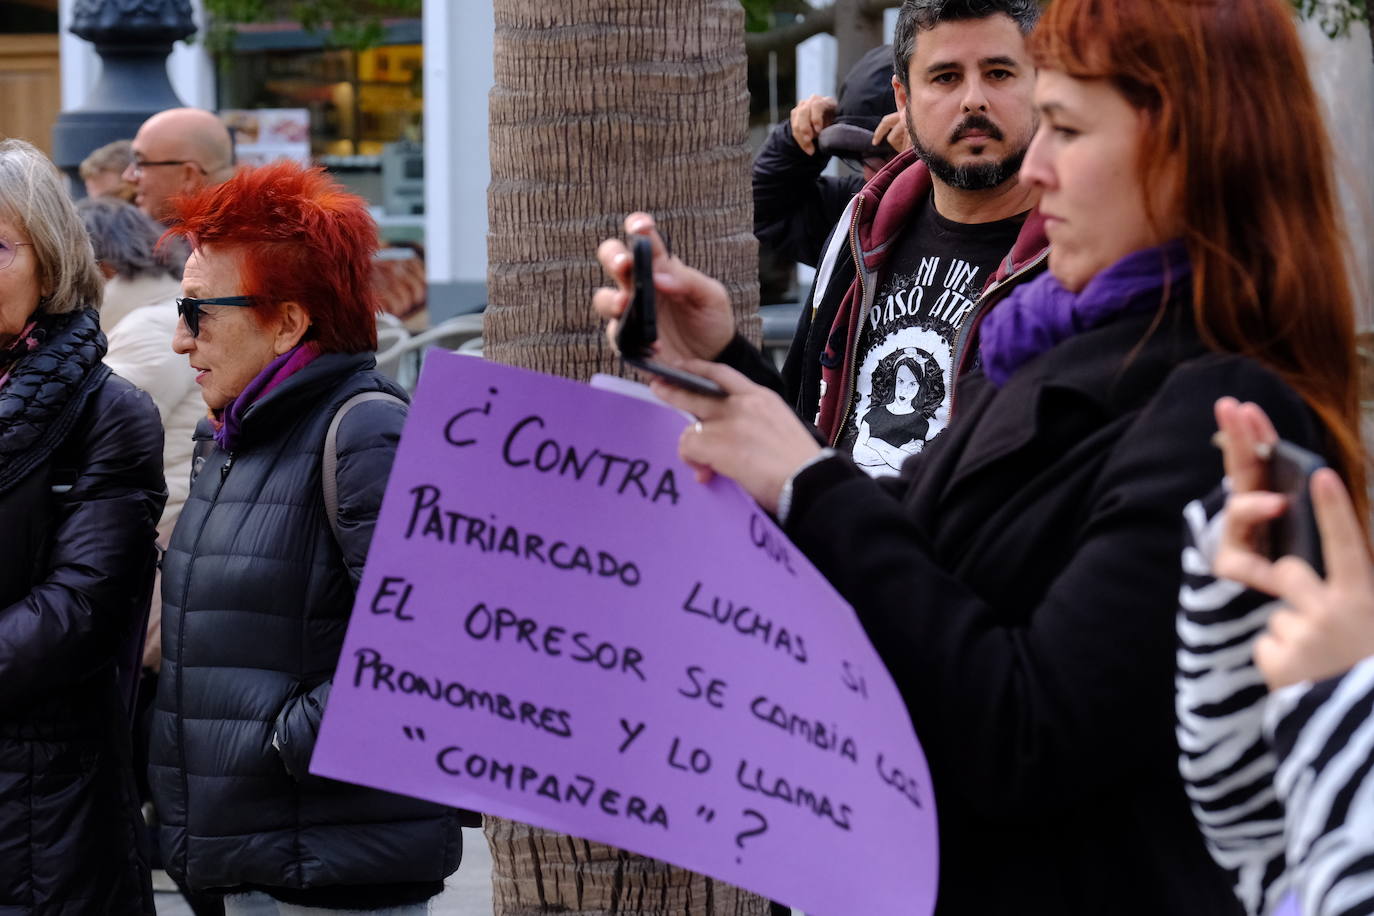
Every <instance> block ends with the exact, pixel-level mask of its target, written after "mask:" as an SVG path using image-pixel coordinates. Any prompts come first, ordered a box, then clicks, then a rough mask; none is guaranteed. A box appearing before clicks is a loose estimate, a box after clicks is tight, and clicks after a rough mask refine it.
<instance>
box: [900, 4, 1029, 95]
mask: <svg viewBox="0 0 1374 916" xmlns="http://www.w3.org/2000/svg"><path fill="white" fill-rule="evenodd" d="M998 13H1001V14H1003V15H1005V16H1010V17H1011V19H1012V21H1013V22H1015V23H1016V26H1017V28H1019V29H1020V30H1021V34H1022V35H1029V34H1030V33H1031V30H1032V29H1034V28H1035V23H1036V22H1038V21H1039V20H1040V4H1039V2H1038V0H904V2H903V3H902V8H901V10H900V11H899V12H898V13H897V28H896V30H895V31H894V33H893V37H892V69H893V72H895V73H896V74H897V77H898V78H899V79H900V80H901V81H902V85H903V86H906V87H908V88H910V86H911V82H910V80H909V79H908V78H907V67H908V65H909V64H910V62H911V55H912V54H913V53H915V51H916V33H917V32H928V31H930V30H931V29H933V28H935V27H936V26H937V25H939V24H940V23H942V22H958V21H961V20H966V19H986V18H988V17H989V16H996V15H997V14H998Z"/></svg>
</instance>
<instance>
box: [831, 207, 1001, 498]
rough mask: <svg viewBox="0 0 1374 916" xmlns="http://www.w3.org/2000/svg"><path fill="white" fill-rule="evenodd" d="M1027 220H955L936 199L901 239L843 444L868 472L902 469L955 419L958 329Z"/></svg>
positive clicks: (874, 312)
mask: <svg viewBox="0 0 1374 916" xmlns="http://www.w3.org/2000/svg"><path fill="white" fill-rule="evenodd" d="M1025 219H1026V214H1025V213H1021V214H1019V215H1017V216H1013V217H1011V218H1009V219H1004V220H999V221H997V222H995V223H972V224H965V223H955V222H951V221H950V220H947V219H945V218H944V217H943V216H941V215H940V214H938V213H936V212H935V205H934V203H933V202H931V201H930V200H927V202H926V204H925V206H923V207H922V208H921V211H920V213H919V214H918V215H917V217H916V219H915V220H913V221H912V222H911V224H910V225H908V226H907V228H906V230H905V231H903V232H902V234H901V235H900V236H899V237H898V238H897V240H896V241H895V242H894V243H893V244H894V245H895V246H896V247H895V248H894V249H893V252H892V255H891V256H890V257H889V258H888V261H887V265H886V267H885V269H884V271H883V273H882V274H881V275H880V276H879V279H878V291H877V295H876V296H874V299H873V306H872V308H870V309H869V312H868V314H867V315H865V316H864V320H863V325H862V327H861V328H860V331H859V348H858V353H857V355H856V359H857V361H858V367H857V370H856V371H855V373H854V377H855V380H856V385H855V390H854V394H853V397H852V399H851V401H850V409H849V413H848V418H847V419H846V420H845V424H844V428H843V429H842V430H841V432H840V437H839V444H838V448H840V449H841V450H842V451H846V452H849V453H851V454H853V456H854V460H855V462H857V463H858V465H859V466H860V467H862V468H863V469H864V470H865V471H867V472H868V473H870V474H872V475H874V476H878V475H881V474H895V473H897V471H898V470H899V469H900V468H901V464H902V461H903V460H905V459H906V457H907V456H909V455H914V454H916V453H917V452H919V451H920V450H921V449H922V448H924V447H925V444H926V443H927V442H929V441H931V440H933V439H934V438H935V437H936V436H938V435H939V434H940V433H941V432H942V431H943V430H944V428H945V426H946V425H948V423H949V391H948V388H949V381H950V368H949V366H950V360H951V359H952V358H953V352H952V350H953V347H954V338H955V335H956V334H957V333H958V331H959V328H960V327H961V326H962V325H963V323H964V321H965V320H966V319H967V318H968V317H969V315H970V314H971V313H972V312H973V305H974V302H975V301H976V300H977V298H978V294H979V293H980V292H981V291H982V289H983V287H984V286H985V285H986V284H987V279H988V277H990V276H991V275H992V274H993V273H995V272H996V270H997V267H998V265H999V264H1001V263H1002V261H1003V260H1004V259H1005V258H1006V256H1007V253H1008V252H1009V251H1011V248H1012V245H1014V244H1015V243H1016V236H1017V234H1018V233H1019V232H1020V231H1021V224H1022V223H1023V222H1025Z"/></svg>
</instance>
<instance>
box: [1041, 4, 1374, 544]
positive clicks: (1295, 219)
mask: <svg viewBox="0 0 1374 916" xmlns="http://www.w3.org/2000/svg"><path fill="white" fill-rule="evenodd" d="M1293 16H1294V14H1293V10H1292V8H1291V7H1290V6H1289V5H1288V4H1287V3H1285V2H1284V0H1153V2H1149V3H1143V2H1140V0H1056V2H1054V3H1052V4H1050V7H1049V9H1048V10H1047V11H1046V13H1045V16H1044V18H1043V19H1042V20H1041V21H1040V25H1039V28H1037V29H1036V31H1035V32H1034V33H1033V34H1032V35H1031V38H1030V42H1029V43H1030V49H1031V54H1032V55H1033V56H1034V58H1035V60H1036V64H1037V65H1038V66H1040V67H1044V68H1047V69H1051V70H1058V71H1062V72H1064V73H1066V74H1067V75H1069V76H1072V77H1076V78H1079V79H1104V80H1107V81H1108V82H1110V83H1111V84H1112V85H1113V86H1115V87H1116V88H1117V89H1118V90H1120V92H1121V93H1122V95H1124V96H1125V98H1126V100H1127V101H1128V102H1130V103H1131V105H1133V106H1134V107H1135V108H1137V109H1140V110H1142V111H1144V112H1145V113H1146V115H1147V127H1146V131H1145V137H1144V139H1143V141H1142V146H1143V148H1142V149H1141V153H1140V162H1141V178H1142V180H1143V181H1144V182H1145V186H1146V187H1151V186H1158V184H1157V183H1158V182H1160V181H1163V180H1165V177H1166V175H1168V174H1169V173H1170V170H1171V169H1172V170H1173V174H1175V175H1176V182H1177V185H1176V186H1177V193H1178V197H1177V201H1176V202H1175V207H1176V209H1177V212H1178V214H1179V217H1180V219H1181V222H1182V225H1183V227H1184V228H1183V234H1184V240H1185V242H1186V243H1187V246H1188V253H1189V256H1190V258H1191V260H1192V264H1193V278H1194V279H1193V312H1194V317H1195V320H1196V323H1197V327H1198V329H1199V331H1200V332H1201V334H1202V337H1203V340H1204V341H1206V343H1207V344H1208V346H1210V347H1212V348H1213V349H1217V350H1225V351H1229V352H1233V353H1241V354H1244V355H1246V356H1249V357H1251V358H1253V359H1255V360H1256V361H1258V362H1260V363H1262V364H1263V365H1264V366H1266V367H1268V368H1269V369H1271V370H1273V371H1274V372H1276V373H1278V375H1280V376H1281V377H1282V378H1283V380H1284V381H1285V382H1287V383H1288V384H1289V385H1290V386H1291V387H1292V388H1293V389H1294V390H1295V391H1297V392H1298V393H1299V394H1300V395H1302V397H1303V400H1304V401H1306V403H1307V404H1308V405H1309V406H1310V407H1311V408H1312V410H1313V411H1314V412H1315V413H1316V414H1317V415H1318V417H1320V419H1321V421H1322V424H1323V425H1324V427H1325V428H1326V430H1327V433H1328V438H1329V440H1330V445H1331V450H1332V453H1333V458H1334V464H1335V465H1336V469H1337V470H1338V471H1339V472H1340V474H1341V476H1342V477H1343V478H1344V479H1345V482H1346V484H1347V485H1348V486H1349V488H1350V492H1351V496H1352V498H1353V499H1354V500H1355V503H1356V506H1357V508H1358V510H1359V515H1360V518H1361V519H1364V518H1365V517H1366V514H1367V511H1368V496H1367V493H1366V490H1365V486H1366V484H1365V452H1364V446H1363V443H1362V441H1361V438H1360V420H1359V416H1360V410H1359V408H1360V404H1359V391H1358V386H1359V369H1358V361H1357V356H1356V350H1355V322H1354V311H1353V303H1352V294H1351V290H1350V280H1349V278H1350V275H1349V273H1348V272H1347V264H1346V257H1347V252H1348V249H1347V245H1346V238H1345V235H1344V233H1343V231H1342V229H1341V222H1340V216H1339V210H1338V205H1337V201H1336V196H1335V181H1334V177H1333V174H1332V166H1331V146H1330V141H1329V139H1328V137H1327V133H1326V126H1325V124H1324V122H1323V120H1322V115H1321V108H1320V105H1319V102H1318V100H1317V96H1316V93H1315V92H1314V91H1313V89H1312V84H1311V82H1310V81H1309V79H1308V75H1307V62H1306V59H1305V57H1304V55H1303V49H1302V45H1301V42H1300V41H1299V39H1298V34H1297V29H1296V28H1295V24H1294V19H1293ZM1156 216H1157V214H1156Z"/></svg>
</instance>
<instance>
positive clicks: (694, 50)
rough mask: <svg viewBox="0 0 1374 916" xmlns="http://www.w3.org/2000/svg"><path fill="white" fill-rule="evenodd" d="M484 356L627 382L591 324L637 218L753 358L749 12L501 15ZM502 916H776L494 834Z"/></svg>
mask: <svg viewBox="0 0 1374 916" xmlns="http://www.w3.org/2000/svg"><path fill="white" fill-rule="evenodd" d="M495 13H496V48H495V57H496V60H495V65H496V81H495V87H494V88H493V90H492V93H491V105H490V109H491V172H492V181H491V187H490V190H489V192H488V198H487V202H488V203H487V207H488V218H489V225H488V263H489V265H490V266H489V268H488V275H487V286H488V294H489V297H490V302H489V304H488V305H487V309H486V317H485V320H484V338H485V354H486V356H487V358H489V359H492V360H495V361H497V362H502V363H507V364H510V365H514V366H521V367H524V368H529V369H535V370H538V371H541V372H548V373H553V374H556V375H563V376H568V377H570V378H579V379H585V378H588V377H590V375H591V374H592V373H594V372H598V371H603V372H604V371H609V372H617V371H620V367H619V365H618V360H617V359H615V357H614V355H613V354H612V352H611V351H610V348H609V346H608V345H607V344H606V342H605V339H604V336H603V334H602V330H601V327H600V323H599V322H598V320H597V319H596V318H595V317H594V316H593V314H592V311H591V295H592V292H593V290H595V289H596V288H597V287H598V286H603V285H605V284H606V283H607V279H606V277H605V276H604V274H603V273H602V271H601V268H600V266H599V265H598V263H597V262H596V259H595V251H596V246H597V245H598V244H599V243H600V242H601V240H602V239H605V238H608V237H610V236H613V235H621V234H622V223H623V220H624V217H625V215H626V214H628V213H631V212H633V211H635V210H646V211H648V212H650V213H653V214H654V216H655V218H656V219H657V220H658V223H659V226H660V229H661V231H662V232H663V233H664V235H665V237H666V238H667V239H668V242H669V245H670V246H671V248H672V250H673V251H674V253H676V254H679V255H681V256H682V257H683V259H684V260H686V261H687V262H688V263H689V264H692V265H694V266H696V267H699V268H701V269H702V270H704V271H706V272H707V273H708V274H710V275H712V276H714V277H716V278H718V279H719V280H721V281H722V282H723V283H724V284H725V286H726V288H727V289H728V290H729V291H730V295H731V299H732V302H733V304H734V309H735V314H736V319H737V321H738V323H739V327H740V328H741V329H742V330H743V331H744V332H745V334H746V336H748V337H750V338H751V339H753V340H755V341H756V342H757V340H758V336H759V322H758V317H757V312H758V256H757V249H756V243H755V241H754V236H753V231H752V201H751V197H750V189H749V152H748V149H747V147H746V145H745V140H746V132H747V124H748V112H749V95H748V90H747V89H746V82H745V54H744V15H743V11H742V9H741V7H740V5H739V2H738V0H671V2H664V0H495ZM486 835H487V842H488V843H489V844H490V846H491V851H492V860H493V875H492V884H493V888H492V890H493V898H494V909H495V912H496V914H498V916H526V914H543V913H567V912H572V913H588V914H663V916H669V914H672V916H679V914H691V916H717V914H719V916H766V914H768V913H769V904H768V902H767V901H765V900H763V899H762V898H760V897H757V896H755V895H753V894H750V893H747V892H745V891H741V890H739V889H737V888H735V887H732V886H730V885H728V884H724V883H721V882H719V881H715V880H713V879H710V878H705V877H703V876H701V875H696V874H693V873H691V872H687V871H683V870H682V869H678V868H675V867H672V866H669V865H666V864H664V863H662V862H658V861H655V860H653V859H647V858H644V857H642V856H637V855H633V854H631V853H627V852H624V851H621V850H618V849H614V848H612V847H609V846H604V845H601V844H599V843H592V842H588V841H586V840H581V839H575V838H573V837H569V836H564V835H562V834H558V833H553V832H550V831H547V830H542V829H539V828H536V827H531V826H529V825H526V824H520V823H516V822H513V821H507V820H502V819H499V818H491V817H488V818H487V820H486Z"/></svg>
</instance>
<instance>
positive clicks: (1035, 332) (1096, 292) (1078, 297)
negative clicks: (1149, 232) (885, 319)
mask: <svg viewBox="0 0 1374 916" xmlns="http://www.w3.org/2000/svg"><path fill="white" fill-rule="evenodd" d="M1192 273H1193V267H1192V263H1191V262H1190V261H1189V260H1188V249H1187V247H1186V246H1185V245H1184V244H1183V242H1182V241H1181V240H1177V239H1176V240H1174V241H1172V242H1166V243H1165V244H1163V245H1160V246H1158V247H1157V248H1146V249H1143V250H1141V251H1136V252H1133V253H1131V254H1128V255H1126V257H1124V258H1122V259H1121V260H1120V261H1117V262H1116V263H1115V264H1113V265H1112V266H1111V267H1108V268H1107V269H1106V270H1104V271H1102V272H1101V273H1099V274H1098V275H1097V276H1095V277H1093V278H1092V279H1091V280H1089V281H1088V285H1087V286H1085V287H1083V291H1082V292H1079V293H1071V292H1069V291H1068V290H1066V289H1065V288H1064V287H1062V286H1060V285H1059V281H1058V280H1056V279H1055V278H1054V275H1053V274H1050V273H1048V272H1046V273H1044V274H1042V275H1040V276H1039V277H1036V278H1035V279H1034V280H1032V281H1031V282H1029V283H1026V284H1023V285H1021V286H1020V287H1018V288H1017V289H1015V290H1014V291H1013V292H1012V294H1011V295H1010V296H1008V297H1007V300H1006V301H1005V302H1003V303H1002V304H1001V305H999V306H997V307H996V308H994V309H993V310H992V311H991V312H989V313H988V315H987V317H986V318H984V319H983V324H982V328H981V329H980V331H979V335H980V336H979V340H980V343H979V352H980V354H981V355H982V357H983V372H984V373H985V374H986V375H987V377H988V378H989V379H990V380H991V381H992V383H993V384H994V385H996V386H997V387H998V388H1001V387H1002V386H1003V385H1004V384H1006V381H1007V379H1009V378H1011V376H1012V374H1013V373H1014V372H1015V371H1016V370H1017V369H1019V368H1020V367H1021V366H1022V364H1024V363H1027V362H1029V361H1030V360H1031V359H1033V358H1035V357H1036V356H1039V355H1040V354H1041V353H1044V352H1045V351H1046V350H1048V349H1050V348H1051V347H1053V346H1054V345H1055V344H1057V343H1059V342H1061V341H1064V340H1067V339H1068V338H1070V337H1072V336H1073V335H1075V334H1081V333H1082V332H1084V331H1087V330H1090V329H1091V328H1096V327H1099V326H1101V325H1104V324H1107V323H1108V322H1109V321H1112V320H1114V319H1116V318H1120V317H1122V316H1123V315H1130V314H1134V313H1136V312H1151V311H1154V310H1155V309H1157V308H1159V307H1160V305H1161V303H1162V302H1163V298H1164V295H1165V287H1166V284H1167V285H1168V297H1169V298H1170V299H1174V298H1176V297H1177V296H1178V294H1179V291H1180V290H1187V289H1188V282H1187V281H1188V279H1189V277H1191V276H1192Z"/></svg>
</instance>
